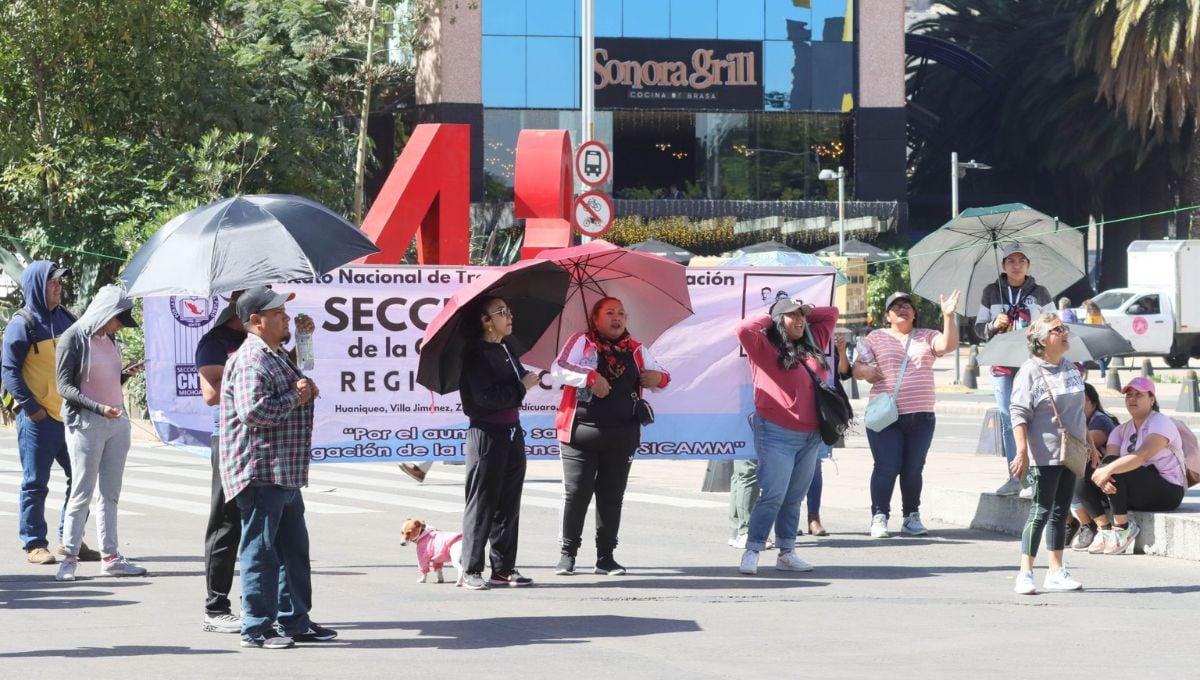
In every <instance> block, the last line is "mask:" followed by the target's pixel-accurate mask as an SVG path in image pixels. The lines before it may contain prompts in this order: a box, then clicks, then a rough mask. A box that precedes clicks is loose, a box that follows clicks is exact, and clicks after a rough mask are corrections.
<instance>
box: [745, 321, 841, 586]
mask: <svg viewBox="0 0 1200 680" xmlns="http://www.w3.org/2000/svg"><path fill="white" fill-rule="evenodd" d="M837 319H838V310H837V308H836V307H814V306H812V305H807V304H804V303H803V302H802V301H800V300H796V299H793V298H784V299H781V300H777V301H776V302H775V303H774V304H772V305H771V309H770V313H769V314H764V315H755V316H751V317H747V318H746V319H745V320H744V321H742V322H741V323H739V324H738V326H737V329H736V333H737V338H738V342H740V343H741V345H742V348H743V349H745V351H746V355H747V357H748V358H749V361H750V374H751V378H752V380H753V383H754V411H755V412H754V415H753V416H752V418H751V427H752V430H753V432H754V450H755V451H756V452H757V454H758V485H759V487H760V488H761V494H760V496H759V498H758V501H757V503H755V505H754V510H753V511H752V512H751V514H750V527H749V532H748V534H747V538H746V551H745V553H743V554H742V560H741V564H740V565H739V566H738V571H739V572H741V573H743V574H754V573H757V572H758V553H759V552H760V551H762V550H763V549H764V548H765V547H766V541H767V534H768V533H770V531H771V526H772V525H774V526H775V544H776V545H777V546H778V547H779V557H778V558H777V559H776V562H775V568H776V569H783V570H789V571H811V570H812V565H810V564H809V563H807V562H805V561H804V560H802V559H800V557H799V556H798V555H796V550H795V548H796V529H797V528H798V526H799V524H800V499H801V498H803V497H804V495H805V494H806V493H807V492H808V486H809V484H810V483H811V481H812V476H813V469H814V467H815V466H816V464H817V454H818V453H819V451H820V445H821V444H822V440H821V433H820V427H819V422H818V417H819V416H818V413H817V404H816V392H815V390H816V389H817V386H816V385H815V384H814V380H824V379H826V373H827V370H826V366H825V361H824V355H823V353H822V352H821V349H820V348H821V347H827V346H828V345H829V340H830V338H831V336H832V335H833V328H834V326H835V325H836V324H837Z"/></svg>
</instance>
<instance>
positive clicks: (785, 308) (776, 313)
mask: <svg viewBox="0 0 1200 680" xmlns="http://www.w3.org/2000/svg"><path fill="white" fill-rule="evenodd" d="M797 309H798V310H800V313H801V314H803V315H804V316H808V315H809V314H812V310H813V306H812V305H806V304H804V302H803V301H801V300H797V299H796V298H790V297H786V298H781V299H779V300H776V301H775V303H774V304H772V305H771V317H772V318H774V317H780V316H783V315H784V314H791V313H792V312H794V311H796V310H797Z"/></svg>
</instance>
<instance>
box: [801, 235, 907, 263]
mask: <svg viewBox="0 0 1200 680" xmlns="http://www.w3.org/2000/svg"><path fill="white" fill-rule="evenodd" d="M837 254H838V244H836V243H833V244H831V245H827V246H825V247H824V248H821V249H820V250H815V251H813V255H821V256H823V257H828V256H831V255H837ZM842 255H845V256H847V257H865V258H867V262H883V261H884V260H891V259H893V256H892V254H891V253H889V252H888V251H886V250H884V249H883V248H880V247H879V246H873V245H871V244H870V243H867V242H866V241H859V240H858V239H850V240H849V241H846V243H845V244H844V245H843V246H842Z"/></svg>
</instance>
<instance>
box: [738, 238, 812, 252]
mask: <svg viewBox="0 0 1200 680" xmlns="http://www.w3.org/2000/svg"><path fill="white" fill-rule="evenodd" d="M798 252H800V251H799V250H796V249H795V248H792V247H791V246H789V245H786V244H784V243H780V242H779V241H763V242H762V243H755V244H754V245H752V246H746V247H745V248H741V249H739V250H738V254H741V255H753V254H754V253H798Z"/></svg>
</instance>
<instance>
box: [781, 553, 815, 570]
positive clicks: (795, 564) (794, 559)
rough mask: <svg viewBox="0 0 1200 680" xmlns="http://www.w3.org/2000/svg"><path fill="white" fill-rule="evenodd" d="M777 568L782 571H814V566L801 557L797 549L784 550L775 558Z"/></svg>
mask: <svg viewBox="0 0 1200 680" xmlns="http://www.w3.org/2000/svg"><path fill="white" fill-rule="evenodd" d="M775 568H776V569H778V570H780V571H812V570H813V566H812V565H811V564H809V563H808V562H805V561H804V560H802V559H800V556H799V555H797V554H796V551H795V550H784V551H782V552H780V553H779V557H777V558H775Z"/></svg>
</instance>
